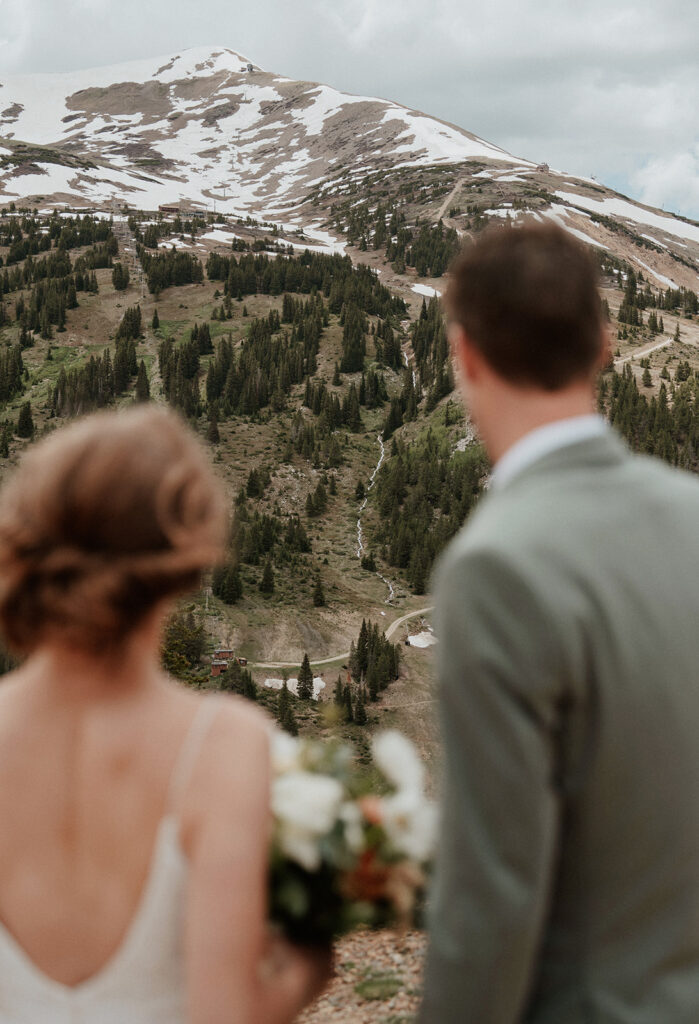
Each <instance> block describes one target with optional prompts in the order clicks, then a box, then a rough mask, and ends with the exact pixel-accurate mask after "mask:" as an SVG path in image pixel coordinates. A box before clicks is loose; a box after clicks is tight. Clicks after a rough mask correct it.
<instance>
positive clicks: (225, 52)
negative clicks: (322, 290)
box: [0, 47, 699, 288]
mask: <svg viewBox="0 0 699 1024" xmlns="http://www.w3.org/2000/svg"><path fill="white" fill-rule="evenodd" d="M249 68H252V70H248V69H249ZM423 172H424V173H423ZM435 174H437V175H438V182H437V183H438V184H439V185H440V186H442V187H440V188H437V189H435V187H434V183H435V181H437V179H436V178H435V177H434V175H435ZM406 175H407V176H408V177H411V176H412V178H414V179H415V185H414V188H413V187H412V186H411V188H412V202H411V204H407V201H406V199H405V196H404V195H401V192H400V188H397V187H396V182H397V181H399V180H402V179H404V178H405V176H406ZM427 178H430V180H429V181H427ZM418 179H421V180H418ZM368 182H371V183H372V184H371V187H368V186H367V183H368ZM386 195H389V196H393V197H394V199H393V200H392V201H395V202H396V203H398V204H399V205H402V206H403V207H405V206H406V205H408V206H410V209H409V213H410V216H411V217H412V218H413V222H415V223H417V222H424V220H425V219H427V220H430V221H431V222H433V223H436V222H437V221H438V220H440V219H443V220H444V222H445V224H446V225H447V226H449V227H453V228H454V229H455V230H456V231H457V232H458V234H460V235H463V234H466V233H468V232H469V230H470V229H471V221H472V219H473V217H472V216H471V215H469V214H468V212H467V211H468V210H471V214H472V213H473V210H474V208H476V207H478V209H479V213H478V218H479V219H478V223H479V224H482V223H483V222H485V221H487V220H488V219H494V218H498V217H499V218H505V219H508V220H510V221H515V220H517V219H518V218H520V217H525V216H526V217H529V216H533V217H539V218H541V217H546V218H549V219H553V220H554V221H557V222H558V223H561V224H562V225H563V226H564V227H566V228H567V229H568V230H570V231H572V233H573V234H576V235H577V236H578V237H579V238H580V239H581V240H582V241H584V242H586V244H590V245H593V246H595V247H597V248H599V249H601V250H609V251H610V252H613V253H614V254H616V255H618V256H620V257H621V258H623V259H624V260H627V261H628V260H632V262H634V263H635V265H636V267H637V269H639V270H640V271H641V272H643V270H644V268H645V271H646V272H647V273H650V274H651V275H653V276H654V278H655V281H656V283H657V284H663V285H664V286H666V287H669V286H670V285H672V286H673V287H678V286H684V287H691V288H696V286H697V281H698V280H699V279H698V277H697V267H698V266H699V262H698V261H699V224H697V223H696V222H694V221H691V220H690V219H689V218H682V217H677V216H674V215H672V214H667V213H664V212H663V211H660V210H655V209H653V208H652V207H648V206H646V205H644V204H641V203H638V202H636V201H634V200H632V199H629V198H627V197H625V196H622V195H620V194H619V193H616V192H615V191H614V190H612V189H607V188H605V187H604V186H603V185H601V184H600V183H599V182H596V181H595V180H593V179H590V178H585V177H578V176H575V175H569V174H567V173H566V172H563V171H557V170H552V169H551V168H549V167H548V166H547V165H546V164H539V165H535V164H533V163H532V162H531V161H529V160H524V159H520V158H519V157H517V156H515V155H512V154H510V153H507V152H506V151H505V150H503V149H501V148H500V147H498V146H496V145H495V144H493V143H490V142H488V141H486V140H484V139H481V138H480V137H479V136H476V135H474V134H472V133H470V132H468V131H466V130H465V129H463V128H460V127H458V126H456V125H452V124H449V123H448V122H445V121H442V120H440V119H438V118H435V117H431V116H430V115H427V114H424V113H423V112H421V111H416V110H411V109H410V108H408V107H406V106H403V105H401V104H399V103H396V102H393V101H391V100H384V99H380V98H377V97H371V96H361V95H352V94H348V93H343V92H340V91H339V90H337V89H334V88H333V87H332V86H330V85H325V84H322V83H317V82H311V81H302V80H295V79H291V78H288V77H286V76H284V75H279V74H276V73H274V72H270V71H265V70H263V69H262V68H260V66H259V65H255V64H253V63H252V62H251V61H250V60H249V59H248V58H247V57H246V56H245V55H243V54H241V53H238V52H237V51H235V50H232V49H229V48H226V47H193V48H190V49H185V50H183V51H181V52H178V53H174V54H160V55H157V56H154V57H150V58H140V59H138V60H135V61H128V62H124V63H121V64H116V65H104V66H98V67H95V68H89V69H85V70H81V71H78V72H59V73H52V74H39V75H16V76H4V77H2V78H0V205H2V204H5V205H9V204H10V203H11V202H15V203H27V202H31V203H32V204H33V205H42V206H43V208H45V209H48V208H51V207H54V206H60V205H64V206H66V207H71V208H75V207H77V208H81V207H82V208H90V209H97V210H100V209H102V210H114V209H115V208H118V207H123V206H124V205H128V206H129V207H130V208H132V209H136V210H142V211H150V212H153V211H157V210H158V207H159V206H161V205H170V206H172V205H179V206H180V207H181V208H182V209H188V210H190V211H191V212H197V211H199V212H202V213H205V212H207V211H208V212H209V213H210V212H211V211H212V210H215V211H216V212H217V213H219V214H223V215H225V216H228V217H235V218H243V219H244V218H248V217H252V218H253V219H258V220H264V221H267V222H271V221H275V222H277V224H278V226H279V228H280V229H281V230H282V232H286V233H287V234H291V233H296V234H298V235H300V236H302V237H306V238H308V239H310V240H311V242H314V243H319V244H321V245H324V246H326V247H328V248H329V249H331V250H333V251H343V252H344V251H347V249H348V247H351V243H348V240H347V238H348V236H347V228H346V227H343V226H341V225H340V224H339V222H338V219H337V217H336V216H335V209H336V207H337V205H338V203H340V204H341V203H343V202H345V203H347V202H350V201H351V202H352V203H355V205H356V204H358V203H360V202H362V201H365V202H366V203H369V204H370V205H371V204H374V205H375V204H376V203H377V202H379V203H380V202H381V201H382V196H386ZM353 196H354V197H356V198H352V197H353ZM437 199H438V200H439V201H438V202H437V201H436V200H437ZM304 232H305V235H304ZM343 235H344V236H345V237H344V238H343V237H342V236H343ZM355 248H356V247H355ZM638 249H645V250H647V252H648V253H649V254H650V259H648V258H646V256H645V255H644V256H643V258H639V254H638V252H637V250H638ZM354 255H355V256H357V255H358V254H357V253H356V252H355V253H354Z"/></svg>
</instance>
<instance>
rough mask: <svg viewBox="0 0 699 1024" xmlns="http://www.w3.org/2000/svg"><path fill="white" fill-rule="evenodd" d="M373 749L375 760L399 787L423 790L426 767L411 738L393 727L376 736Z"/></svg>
mask: <svg viewBox="0 0 699 1024" xmlns="http://www.w3.org/2000/svg"><path fill="white" fill-rule="evenodd" d="M372 750H373V754H374V761H375V762H376V764H377V765H378V767H379V768H380V769H381V771H382V772H383V774H384V775H385V776H386V778H387V779H388V781H389V782H392V783H393V785H394V786H395V787H396V788H397V789H399V790H402V789H410V790H414V791H416V792H418V793H421V792H422V791H423V788H424V784H425V769H424V767H423V765H422V761H421V760H420V758H419V757H418V753H417V750H416V749H415V747H414V746H413V744H412V743H411V742H410V740H409V739H407V738H406V737H405V736H403V735H401V733H399V732H396V731H395V730H394V729H391V730H389V731H388V732H382V733H379V735H378V736H375V737H374V739H373V741H372Z"/></svg>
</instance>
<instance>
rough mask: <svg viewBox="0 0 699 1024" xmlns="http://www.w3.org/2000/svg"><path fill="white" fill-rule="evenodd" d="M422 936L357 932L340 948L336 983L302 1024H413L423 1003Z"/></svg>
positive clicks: (337, 954)
mask: <svg viewBox="0 0 699 1024" xmlns="http://www.w3.org/2000/svg"><path fill="white" fill-rule="evenodd" d="M425 946H426V940H425V935H424V933H423V932H405V933H403V934H396V933H395V932H355V933H354V934H353V935H348V936H347V937H346V938H344V939H342V940H341V941H340V942H339V943H338V944H337V949H336V956H335V965H336V966H335V977H334V978H333V980H332V982H331V984H330V986H329V987H328V989H327V990H326V991H325V993H324V994H323V995H322V996H321V997H320V999H318V1000H317V1002H315V1003H314V1004H313V1005H312V1006H311V1007H310V1008H309V1009H308V1010H306V1012H305V1013H303V1014H302V1015H301V1016H300V1017H299V1018H298V1024H410V1022H412V1021H413V1020H414V1019H415V1014H416V1012H417V1009H418V1006H419V1003H420V993H421V985H422V965H423V959H424V953H425Z"/></svg>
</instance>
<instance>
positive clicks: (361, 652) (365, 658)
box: [357, 619, 369, 675]
mask: <svg viewBox="0 0 699 1024" xmlns="http://www.w3.org/2000/svg"><path fill="white" fill-rule="evenodd" d="M357 661H358V662H359V671H360V673H361V674H362V675H364V673H365V672H366V670H367V667H368V664H369V630H368V628H367V624H366V619H362V628H361V629H360V630H359V640H358V641H357Z"/></svg>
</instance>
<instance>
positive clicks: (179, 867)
mask: <svg viewBox="0 0 699 1024" xmlns="http://www.w3.org/2000/svg"><path fill="white" fill-rule="evenodd" d="M218 706H219V701H218V700H217V699H216V698H215V697H214V696H211V697H207V698H206V699H204V700H203V701H202V702H201V704H200V706H199V708H198V709H197V711H196V712H195V715H194V718H193V720H192V724H191V725H190V728H189V730H188V733H187V736H186V738H185V740H184V743H183V744H182V748H181V750H180V753H179V755H178V757H177V761H176V764H175V768H174V771H173V774H172V778H171V780H170V788H169V792H168V800H167V805H166V814H165V816H164V817H163V818H162V819H161V821H160V825H159V827H158V831H157V836H156V840H155V844H154V848H153V853H152V856H151V862H150V867H149V871H148V878H147V880H146V883H145V886H144V888H143V891H142V893H141V898H140V901H139V904H138V907H137V909H136V912H135V914H134V916H133V918H132V920H131V924H130V925H129V928H128V930H127V932H126V935H125V936H124V939H123V940H122V942H121V944H120V945H119V947H118V949H117V950H116V952H115V953H114V954H113V955H112V956H111V957H110V959H109V960H108V961H107V963H106V964H105V965H104V967H102V968H100V970H99V971H97V973H96V974H93V975H92V976H91V977H89V978H87V979H86V980H85V981H83V982H80V983H79V984H78V985H64V984H62V983H61V982H59V981H54V979H53V978H50V977H48V975H46V974H44V972H43V971H41V970H40V969H39V968H38V967H37V966H36V964H34V963H33V962H32V960H31V959H30V958H29V957H28V956H27V954H26V953H25V952H24V950H23V949H22V947H21V946H20V945H19V944H18V943H17V942H16V941H15V939H14V938H13V937H12V935H11V934H10V933H9V932H8V930H7V929H6V928H5V927H4V926H3V925H2V924H0V1024H186V1012H185V983H184V963H183V952H182V946H183V942H182V927H183V914H184V897H185V887H186V883H187V860H186V857H185V855H184V853H183V852H182V848H181V846H180V842H179V822H178V820H177V818H176V817H175V815H174V813H173V808H174V807H175V806H177V800H178V797H179V796H180V795H181V794H182V792H183V790H184V787H185V785H186V784H187V781H188V779H189V776H190V774H191V771H192V768H193V765H194V762H195V760H196V757H197V754H198V752H199V749H200V746H201V743H202V741H203V739H204V736H205V734H206V731H207V729H208V727H209V724H210V722H211V719H212V717H213V715H214V713H215V711H216V710H217V708H218Z"/></svg>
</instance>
